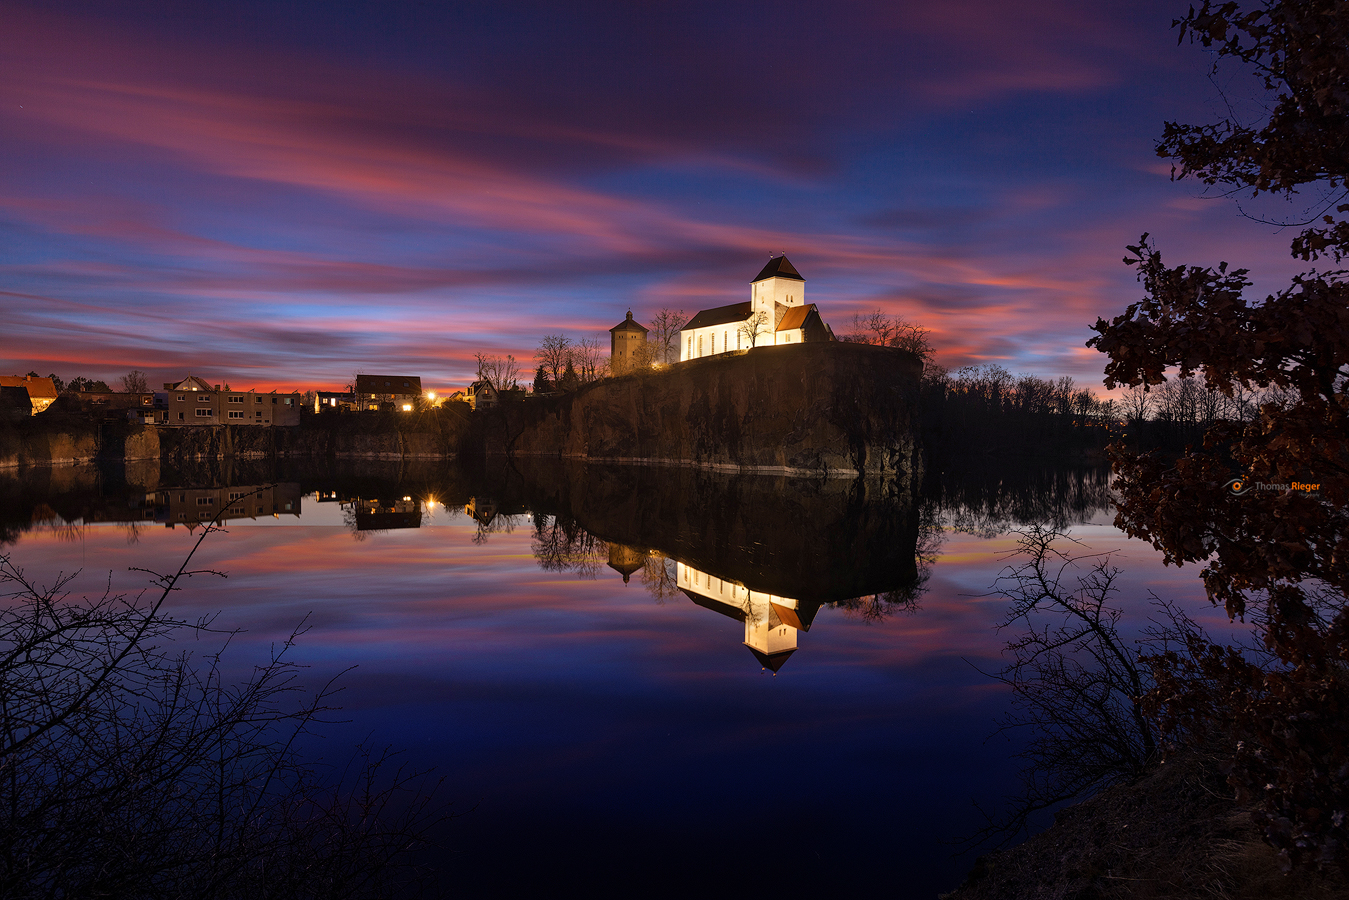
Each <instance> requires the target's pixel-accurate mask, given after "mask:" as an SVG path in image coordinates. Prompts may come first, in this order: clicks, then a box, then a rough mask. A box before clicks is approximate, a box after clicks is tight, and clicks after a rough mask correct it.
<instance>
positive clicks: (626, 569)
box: [609, 544, 646, 584]
mask: <svg viewBox="0 0 1349 900" xmlns="http://www.w3.org/2000/svg"><path fill="white" fill-rule="evenodd" d="M645 566H646V553H645V552H643V551H641V550H638V549H636V548H634V547H626V546H624V545H623V544H610V545H609V568H611V569H613V570H614V571H615V572H617V573H618V574H620V575H622V576H623V583H624V584H627V583H628V579H629V578H631V577H632V573H633V572H637V571H640V570H641V569H642V568H644V567H645Z"/></svg>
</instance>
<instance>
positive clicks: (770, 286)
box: [679, 254, 834, 362]
mask: <svg viewBox="0 0 1349 900" xmlns="http://www.w3.org/2000/svg"><path fill="white" fill-rule="evenodd" d="M749 295H750V298H749V300H746V301H745V302H743V303H732V304H730V305H728V306H718V307H715V308H713V309H704V310H700V311H699V312H698V314H697V315H696V316H694V317H693V318H692V319H690V320H689V322H688V324H687V325H685V326H684V327H683V328H682V329H681V330H680V332H679V359H680V361H681V362H682V361H684V360H689V359H699V358H700V357H704V356H716V355H717V354H720V353H733V352H735V351H737V350H749V349H751V348H754V347H772V346H780V345H784V344H801V343H805V342H807V341H832V340H833V339H834V332H833V331H832V330H831V329H830V328H829V326H828V325H826V324H825V323H824V320H823V319H821V318H820V312H819V310H818V309H816V307H815V304H814V303H807V302H806V279H804V278H802V277H801V273H800V272H798V271H796V268H795V267H794V266H793V265H792V264H791V262H789V261H788V259H787V256H786V255H785V254H784V255H782V256H775V257H773V258H772V259H770V260H769V261H768V265H766V266H764V267H763V270H762V271H761V272H759V275H758V277H756V278H755V279H754V280H753V281H751V282H750V285H749Z"/></svg>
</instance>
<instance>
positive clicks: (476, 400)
mask: <svg viewBox="0 0 1349 900" xmlns="http://www.w3.org/2000/svg"><path fill="white" fill-rule="evenodd" d="M464 401H465V402H466V403H468V406H469V408H470V409H475V410H476V409H491V408H492V407H494V406H496V405H497V403H498V402H499V398H498V397H497V390H496V388H494V387H492V383H491V382H490V381H487V380H485V379H480V380H478V381H475V382H473V383H472V384H470V385H469V386H468V389H467V390H466V391H464Z"/></svg>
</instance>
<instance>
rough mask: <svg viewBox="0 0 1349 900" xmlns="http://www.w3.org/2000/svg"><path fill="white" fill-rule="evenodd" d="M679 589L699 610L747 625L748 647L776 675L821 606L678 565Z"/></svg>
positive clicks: (746, 642)
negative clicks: (708, 611) (707, 610)
mask: <svg viewBox="0 0 1349 900" xmlns="http://www.w3.org/2000/svg"><path fill="white" fill-rule="evenodd" d="M675 577H676V579H677V581H678V584H679V589H680V590H681V591H683V592H684V593H685V594H686V595H687V596H688V598H689V599H690V600H692V601H693V602H694V603H696V604H698V605H699V606H701V607H703V608H705V609H710V610H712V611H713V612H719V613H721V614H722V615H723V616H728V617H730V618H732V619H738V620H740V621H741V622H744V623H745V646H746V647H748V648H749V652H750V653H753V654H754V658H755V659H757V660H758V661H759V663H760V665H762V666H763V667H764V668H765V669H769V670H771V671H773V672H776V671H777V670H778V669H780V668H782V664H783V663H785V662H786V661H787V657H789V656H791V655H792V654H793V653H795V652H796V634H797V632H798V631H809V630H810V623H811V622H813V621H814V620H815V614H816V613H817V612H819V611H820V604H819V603H813V602H811V601H808V600H806V601H803V600H794V599H792V598H791V597H779V596H777V595H776V594H767V593H764V592H763V591H755V590H751V589H750V588H748V587H745V586H744V585H743V584H740V583H739V582H736V581H726V580H724V579H721V578H718V577H716V576H715V575H712V574H711V573H709V572H703V571H701V570H699V569H695V568H693V566H690V565H687V564H685V563H682V562H677V563H675Z"/></svg>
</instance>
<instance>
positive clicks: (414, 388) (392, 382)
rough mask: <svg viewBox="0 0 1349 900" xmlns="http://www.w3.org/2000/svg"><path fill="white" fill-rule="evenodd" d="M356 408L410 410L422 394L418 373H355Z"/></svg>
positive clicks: (414, 407)
mask: <svg viewBox="0 0 1349 900" xmlns="http://www.w3.org/2000/svg"><path fill="white" fill-rule="evenodd" d="M355 394H356V404H357V408H358V409H400V410H402V411H404V412H411V411H412V410H413V409H416V407H417V403H418V401H419V400H420V399H421V396H422V379H421V377H420V376H418V375H357V376H356V384H355Z"/></svg>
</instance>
